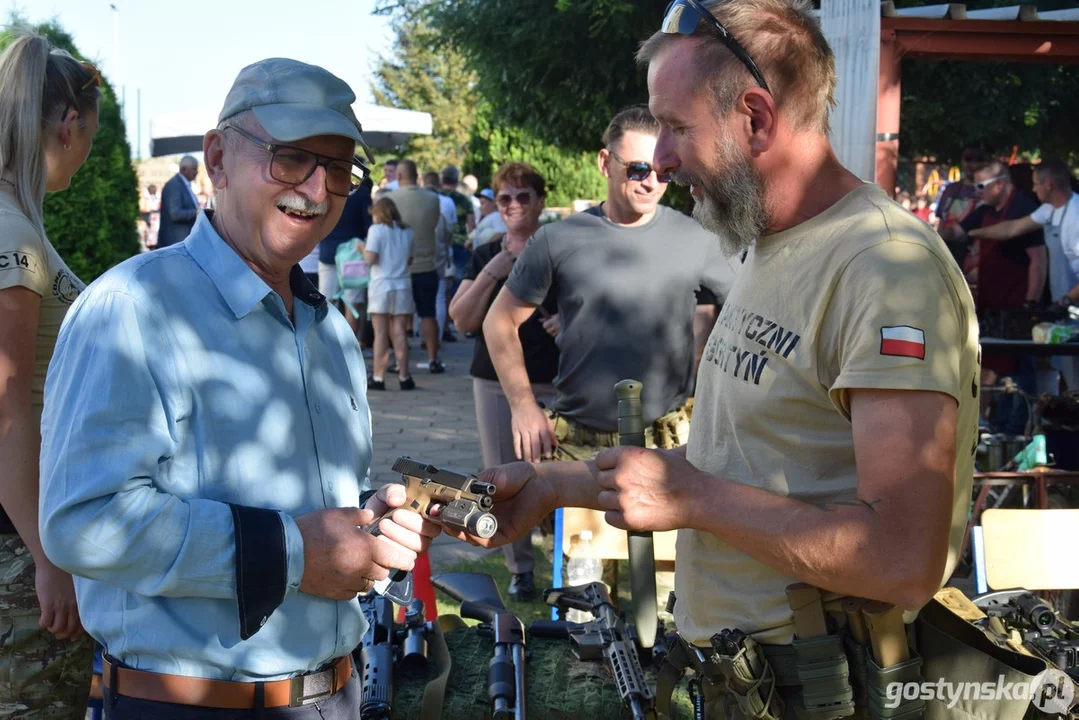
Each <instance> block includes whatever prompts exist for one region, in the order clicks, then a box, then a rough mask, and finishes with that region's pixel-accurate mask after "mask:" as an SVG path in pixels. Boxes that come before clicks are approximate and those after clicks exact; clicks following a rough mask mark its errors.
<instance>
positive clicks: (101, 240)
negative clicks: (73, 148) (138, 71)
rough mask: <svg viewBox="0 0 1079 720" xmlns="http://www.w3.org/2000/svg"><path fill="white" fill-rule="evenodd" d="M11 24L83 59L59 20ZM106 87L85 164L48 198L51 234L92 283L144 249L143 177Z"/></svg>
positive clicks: (71, 263) (68, 259) (77, 270)
mask: <svg viewBox="0 0 1079 720" xmlns="http://www.w3.org/2000/svg"><path fill="white" fill-rule="evenodd" d="M9 25H10V26H12V27H15V28H28V29H30V30H32V31H33V32H36V33H38V34H39V35H43V36H45V37H47V38H48V39H49V41H50V42H52V44H53V45H55V46H57V47H60V48H63V49H65V50H67V51H68V52H70V53H71V54H72V55H74V56H75V57H78V58H80V59H83V56H82V55H80V54H79V52H78V50H77V49H76V48H75V43H74V41H73V40H72V37H71V35H69V34H68V33H67V32H65V31H64V30H63V29H62V28H61V27H60V26H59V25H58V24H56V23H55V22H47V23H43V24H41V25H36V26H29V25H27V24H26V23H25V22H23V21H22V19H21V18H19V17H17V16H14V15H13V16H12V17H11V19H10V21H9ZM12 33H13V31H8V32H7V33H5V34H4V35H2V36H0V47H2V46H4V45H6V44H7V43H8V42H9V41H10V39H11V37H12ZM101 91H102V98H101V106H100V110H99V115H98V123H99V126H100V129H99V130H98V132H97V135H96V136H95V137H94V146H93V149H92V150H91V151H90V156H89V158H87V160H86V164H85V165H83V166H82V168H81V169H80V170H79V171H78V172H77V173H75V177H74V178H72V180H71V186H70V187H69V188H68V189H67V190H66V191H64V192H57V193H50V194H49V195H47V196H46V198H45V231H46V232H47V233H48V236H49V240H50V241H51V242H52V244H53V246H54V247H55V248H56V250H57V252H59V253H60V257H62V258H63V259H64V261H65V262H66V263H67V264H68V266H69V267H70V268H71V270H72V272H74V273H75V274H76V275H78V276H79V278H80V279H81V280H83V281H84V282H87V283H89V282H91V281H92V280H94V279H95V278H96V277H97V276H98V275H100V274H101V273H103V272H105V271H106V270H108V269H109V268H110V267H112V266H113V265H115V264H117V263H119V262H120V261H122V260H124V259H126V258H129V257H131V256H132V255H134V254H136V253H137V252H138V251H139V240H138V234H137V232H136V229H135V223H136V220H137V219H138V212H139V197H138V181H137V178H136V175H135V170H134V168H132V166H131V148H130V147H129V146H128V144H127V140H126V135H125V129H124V122H123V118H122V117H121V115H120V108H119V105H118V104H117V101H116V94H115V93H114V92H113V90H112V88H111V87H110V86H108V85H107V84H106V85H104V86H102V88H101Z"/></svg>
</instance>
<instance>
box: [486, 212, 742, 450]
mask: <svg viewBox="0 0 1079 720" xmlns="http://www.w3.org/2000/svg"><path fill="white" fill-rule="evenodd" d="M732 262H737V261H730V260H728V259H727V258H726V257H725V256H724V255H723V253H722V251H721V250H720V245H719V240H718V238H716V237H715V236H714V235H712V234H711V233H709V232H707V231H706V230H704V229H703V228H702V227H701V226H700V225H698V224H697V222H696V221H694V220H693V219H691V218H689V217H686V216H685V215H683V214H681V213H679V212H677V211H675V210H671V209H670V208H667V207H662V206H661V207H660V208H659V209H658V211H657V212H656V216H655V218H653V219H652V221H651V222H650V223H648V224H647V225H643V226H641V227H633V228H627V227H621V226H618V225H615V224H614V223H612V222H610V221H609V220H607V218H606V217H605V216H604V215H603V212H602V210H600V208H593V209H591V210H589V211H587V212H583V213H578V214H576V215H572V216H570V217H569V218H568V219H566V220H564V221H562V222H559V223H554V224H551V225H546V226H544V227H541V228H540V229H539V231H537V232H536V234H535V235H534V236H533V237H532V239H530V240H529V241H528V245H527V247H525V250H524V252H523V253H521V256H520V257H519V258H518V259H517V262H516V263H514V266H513V271H512V273H511V274H510V277H509V279H508V280H507V281H506V287H507V288H509V290H510V292H512V293H513V294H514V295H516V296H517V297H518V298H519V299H521V300H523V301H524V302H528V303H534V304H536V305H539V304H541V303H542V302H543V299H544V298H545V297H546V296H547V291H548V290H549V289H551V288H554V292H555V297H556V298H557V301H558V312H559V315H560V316H561V320H562V334H561V336H560V337H559V343H558V344H559V347H560V348H561V351H562V353H561V357H560V360H559V365H558V376H557V377H556V378H555V380H554V384H555V388H556V389H557V390H558V400H557V402H556V403H555V408H554V409H555V410H556V411H557V412H558V413H560V414H562V415H564V416H566V417H567V418H570V419H572V420H573V421H575V422H577V423H579V424H581V425H585V426H587V427H590V428H594V429H596V430H601V431H604V432H611V431H614V430H617V429H618V400H617V397H616V396H615V392H614V386H615V383H617V382H618V381H620V380H625V379H627V378H632V379H634V380H639V381H640V382H641V383H643V384H644V392H643V395H642V399H643V402H644V415H645V421H646V422H653V421H654V420H655V419H656V418H659V417H661V416H662V415H665V414H666V413H668V412H670V411H671V410H673V409H675V408H677V407H678V406H680V405H681V404H682V403H683V402H685V399H686V393H687V392H688V390H689V388H690V386H691V384H692V383H691V380H692V377H691V376H692V372H693V314H694V310H695V308H696V299H695V297H694V293H695V291H696V290H697V288H698V287H700V286H704V287H706V288H708V289H709V290H712V291H713V292H714V293H715V294H716V296H717V297H718V298H719V300H720V302H722V301H723V300H724V299H725V298H726V296H727V292H728V291H729V289H730V286H731V284H732V283H733V280H734V271H733V269H732Z"/></svg>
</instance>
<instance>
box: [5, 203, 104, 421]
mask: <svg viewBox="0 0 1079 720" xmlns="http://www.w3.org/2000/svg"><path fill="white" fill-rule="evenodd" d="M12 287H25V288H29V289H30V290H33V291H34V292H36V293H37V294H38V295H40V296H41V310H40V315H39V318H38V325H37V350H36V353H35V357H34V384H33V388H32V393H33V394H32V396H31V402H32V404H33V410H34V418H35V422H38V421H40V418H41V409H42V406H43V398H44V391H45V373H46V372H47V371H48V369H49V360H51V359H52V351H53V348H54V347H56V336H57V335H58V334H59V333H60V324H61V323H62V322H63V321H64V316H65V315H66V314H67V309H68V308H69V307H71V303H73V302H75V298H76V297H78V295H79V293H81V292H82V291H83V289H85V287H86V286H85V285H83V283H82V281H80V280H79V279H78V278H77V277H75V274H74V273H73V272H71V270H69V269H68V267H67V265H65V264H64V261H63V260H61V259H60V256H59V255H58V254H57V252H56V250H55V249H54V248H53V246H52V243H50V242H49V241H48V239H47V238H45V237H42V235H41V233H39V232H38V231H37V230H36V229H35V228H34V226H33V225H32V224H31V223H30V221H29V220H27V219H26V216H25V215H23V213H22V211H21V210H20V209H19V205H18V203H17V202H16V200H15V193H14V188H12V186H11V185H9V184H7V183H6V182H0V290H6V289H7V288H12Z"/></svg>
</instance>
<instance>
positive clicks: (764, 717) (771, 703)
mask: <svg viewBox="0 0 1079 720" xmlns="http://www.w3.org/2000/svg"><path fill="white" fill-rule="evenodd" d="M711 642H712V648H713V649H714V650H715V652H716V655H715V660H716V661H717V662H718V664H719V670H720V672H721V673H722V675H723V677H724V678H726V680H727V691H728V692H729V693H730V694H731V696H732V697H733V698H734V699H735V701H736V702H737V703H738V707H739V708H740V709H741V710H742V712H743V713H745V715H746V716H747V717H750V718H760V719H761V720H779V719H780V718H782V717H783V713H784V710H785V706H784V703H783V700H782V698H780V696H779V695H778V693H777V692H776V685H777V684H776V675H775V672H774V671H773V669H772V666H771V664H769V662H768V661H767V660H766V659H765V657H764V651H763V650H762V649H761V647H760V646H759V645H758V644H757V642H756V641H755V640H754V639H753V638H751V637H750V636H748V635H746V634H745V633H743V632H742V631H740V630H723V631H722V632H719V633H716V634H715V635H713V636H712V638H711Z"/></svg>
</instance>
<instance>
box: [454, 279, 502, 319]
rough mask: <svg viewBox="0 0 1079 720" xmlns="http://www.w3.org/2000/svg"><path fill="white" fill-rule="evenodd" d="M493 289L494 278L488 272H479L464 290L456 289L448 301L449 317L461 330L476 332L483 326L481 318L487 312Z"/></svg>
mask: <svg viewBox="0 0 1079 720" xmlns="http://www.w3.org/2000/svg"><path fill="white" fill-rule="evenodd" d="M494 289H495V280H494V278H492V277H491V275H490V274H488V273H486V272H481V273H480V274H479V275H478V276H477V277H476V279H475V281H473V282H472V283H471V284H470V285H469V286H468V287H467V288H465V290H464V292H462V291H461V290H458V291H457V293H456V294H454V296H453V301H452V302H451V303H450V308H449V313H450V319H452V320H453V324H454V326H455V327H456V328H457V329H458V330H460V331H461V332H477V331H478V330H479V329H480V328H481V327H483V318H484V316H485V315H486V314H487V308H488V304H489V302H490V300H491V293H492V292H494Z"/></svg>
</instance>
